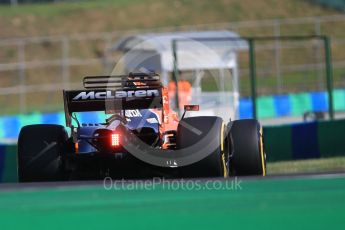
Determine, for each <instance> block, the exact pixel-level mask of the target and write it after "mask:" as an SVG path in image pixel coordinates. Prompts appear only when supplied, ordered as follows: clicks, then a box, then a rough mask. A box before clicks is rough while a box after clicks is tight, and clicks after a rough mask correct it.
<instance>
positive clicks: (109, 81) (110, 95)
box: [63, 73, 163, 127]
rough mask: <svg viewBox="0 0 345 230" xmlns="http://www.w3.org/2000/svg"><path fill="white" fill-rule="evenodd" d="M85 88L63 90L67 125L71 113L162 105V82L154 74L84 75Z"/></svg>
mask: <svg viewBox="0 0 345 230" xmlns="http://www.w3.org/2000/svg"><path fill="white" fill-rule="evenodd" d="M83 84H84V88H85V89H84V90H71V91H65V90H64V91H63V99H64V108H65V118H66V125H67V126H68V127H71V124H72V121H71V117H72V113H73V112H88V111H105V112H106V113H113V112H115V111H120V110H129V109H150V108H162V107H163V99H162V85H161V82H160V79H159V76H158V75H157V74H143V73H139V74H129V75H126V76H125V75H120V76H93V77H85V78H84V81H83Z"/></svg>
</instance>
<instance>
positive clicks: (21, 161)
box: [17, 125, 68, 182]
mask: <svg viewBox="0 0 345 230" xmlns="http://www.w3.org/2000/svg"><path fill="white" fill-rule="evenodd" d="M67 137H68V136H67V133H66V130H65V128H64V127H63V126H61V125H28V126H24V127H23V128H22V129H21V131H20V134H19V138H18V156H17V159H18V179H19V182H36V181H58V180H62V179H64V178H63V174H64V155H63V146H64V144H65V143H66V140H67Z"/></svg>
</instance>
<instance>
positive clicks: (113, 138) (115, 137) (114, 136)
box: [111, 133, 120, 147]
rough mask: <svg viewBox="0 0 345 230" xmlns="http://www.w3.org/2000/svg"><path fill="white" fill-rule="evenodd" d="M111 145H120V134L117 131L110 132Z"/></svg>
mask: <svg viewBox="0 0 345 230" xmlns="http://www.w3.org/2000/svg"><path fill="white" fill-rule="evenodd" d="M111 146H113V147H118V146H120V134H118V133H113V134H111Z"/></svg>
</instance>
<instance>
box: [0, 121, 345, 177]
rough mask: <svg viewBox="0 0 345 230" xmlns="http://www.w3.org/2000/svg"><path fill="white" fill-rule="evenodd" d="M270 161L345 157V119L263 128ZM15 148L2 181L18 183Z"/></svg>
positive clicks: (1, 149)
mask: <svg viewBox="0 0 345 230" xmlns="http://www.w3.org/2000/svg"><path fill="white" fill-rule="evenodd" d="M263 131H264V137H265V139H264V141H265V146H266V153H267V160H268V161H269V162H274V161H286V160H295V159H310V158H319V157H331V156H345V120H335V121H320V122H311V123H300V124H292V125H282V126H272V127H264V129H263ZM16 152H17V147H16V146H15V145H0V182H15V181H17V167H16Z"/></svg>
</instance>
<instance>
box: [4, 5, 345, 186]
mask: <svg viewBox="0 0 345 230" xmlns="http://www.w3.org/2000/svg"><path fill="white" fill-rule="evenodd" d="M344 10H345V1H339V0H290V1H281V0H260V1H251V0H213V1H209V0H174V1H168V0H98V1H96V0H83V1H82V0H80V1H77V0H71V1H62V0H50V1H49V0H39V1H35V0H23V1H21V0H0V108H1V109H0V140H1V143H3V144H4V147H3V149H4V150H3V152H4V156H3V160H2V162H3V163H2V164H3V167H2V174H1V175H2V178H3V180H11V179H9V178H12V177H15V176H14V175H13V173H12V171H13V169H11V167H10V166H8V165H11V163H8V162H12V163H13V162H15V157H14V155H15V154H14V152H15V151H16V146H15V143H16V140H17V136H18V133H19V131H20V128H21V127H22V126H24V125H27V124H36V123H58V124H64V113H63V101H62V90H63V89H76V88H81V87H82V78H83V77H84V76H86V75H102V74H110V73H111V72H112V70H113V68H114V66H115V65H116V64H117V62H118V60H119V58H120V57H121V56H122V55H123V53H124V50H121V49H114V47H116V45H117V44H119V42H121V41H123V39H126V38H130V37H135V36H139V35H142V34H148V33H154V34H159V33H165V34H167V33H169V34H171V33H175V32H186V33H188V32H191V31H204V32H205V31H206V32H207V31H230V32H233V33H235V34H236V35H238V36H239V37H242V38H252V37H282V36H314V35H316V36H318V35H325V36H327V38H328V39H329V40H328V41H329V42H330V43H329V44H328V45H329V47H327V44H326V43H325V42H324V40H322V39H318V38H315V37H310V38H306V39H297V40H296V39H266V40H265V39H263V40H257V41H255V47H254V50H255V57H254V58H255V63H256V69H255V73H256V78H255V81H256V84H254V83H253V79H252V78H251V77H252V76H251V70H252V68H251V66H250V49H249V47H248V46H245V47H244V48H243V47H242V48H241V49H236V52H235V55H236V63H237V65H236V70H235V71H236V74H237V75H236V76H238V95H239V97H238V107H237V108H236V115H235V119H239V118H251V117H254V116H255V114H254V112H253V94H252V92H253V91H252V90H253V88H252V86H253V85H252V84H254V86H255V91H256V96H257V97H256V106H257V108H256V115H257V118H258V119H259V120H260V122H261V123H262V124H263V125H264V133H265V136H266V139H265V141H266V152H267V157H268V161H269V162H277V163H272V164H271V165H270V166H269V167H271V172H274V173H285V172H298V171H299V170H306V171H308V170H309V171H315V170H316V171H317V170H326V171H327V170H328V171H337V170H344V169H345V160H344V158H343V156H344V154H345V146H344V145H343V143H344V141H345V139H344V136H345V120H343V119H344V118H345V15H344V14H343V12H344ZM327 48H330V49H331V50H328V49H327ZM327 59H328V60H327ZM327 61H329V62H330V64H331V73H329V70H328V69H327V65H326V64H327ZM232 73H233V72H232ZM327 73H328V74H330V76H329V75H327ZM193 74H195V71H194V72H193V71H186V73H184V76H187V77H186V79H187V80H188V79H189V78H188V76H189V75H190V76H192V75H193ZM214 74H215V73H212V71H206V73H205V78H204V80H203V81H201V83H200V86H201V88H202V90H203V91H205V92H213V91H215V90H217V88H214V87H212V83H211V82H210V81H209V80H208V78H207V77H208V76H211V75H214ZM191 78H192V77H190V79H191ZM330 95H332V100H331V101H330V100H329V96H330ZM330 102H331V103H332V104H333V108H332V111H330ZM330 113H334V118H332V116H330ZM100 117H101V115H96V118H100ZM92 119H95V117H89V120H92ZM86 121H88V118H86ZM314 158H322V161H313V160H311V161H307V162H305V164H304V165H303V166H298V165H296V166H293V167H291V165H294V164H295V163H296V162H295V161H293V162H292V163H291V161H292V160H296V159H314ZM286 161H287V163H286ZM0 162H1V161H0ZM6 162H7V163H6ZM0 168H1V167H0ZM269 169H270V168H269ZM284 170H285V171H284Z"/></svg>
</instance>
